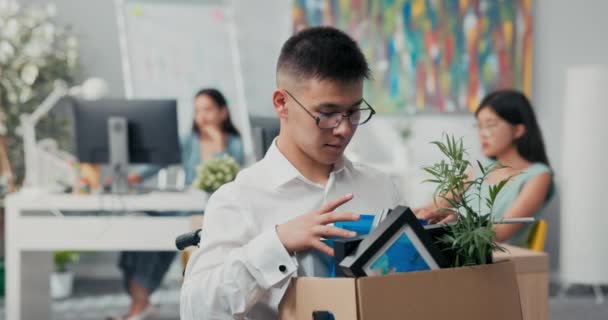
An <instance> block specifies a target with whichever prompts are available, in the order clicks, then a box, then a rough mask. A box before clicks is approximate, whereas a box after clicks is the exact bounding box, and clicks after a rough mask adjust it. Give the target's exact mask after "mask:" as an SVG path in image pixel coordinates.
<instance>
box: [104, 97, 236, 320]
mask: <svg viewBox="0 0 608 320" xmlns="http://www.w3.org/2000/svg"><path fill="white" fill-rule="evenodd" d="M181 146H182V165H183V169H184V171H185V176H186V179H185V180H186V181H185V182H186V186H190V185H191V184H192V182H193V181H194V179H195V178H196V168H197V167H198V166H199V165H200V164H201V163H203V162H204V161H206V160H208V159H211V158H214V157H218V156H222V155H229V156H231V157H232V158H234V160H235V161H236V162H237V163H238V164H239V165H241V166H242V165H243V164H244V152H243V144H242V141H241V137H240V134H239V132H238V130H237V129H236V127H235V126H234V124H233V123H232V121H231V120H230V114H229V111H228V106H227V102H226V99H225V98H224V96H223V95H222V93H221V92H219V91H218V90H216V89H202V90H200V91H199V92H198V93H197V94H196V95H195V97H194V123H193V125H192V132H191V133H190V134H189V135H188V136H187V137H186V138H185V139H184V140H182V143H181ZM159 170H160V167H147V168H146V169H144V170H143V171H141V172H140V173H139V174H137V175H132V176H130V177H129V182H130V183H131V184H135V183H139V182H141V181H143V180H145V179H147V178H150V177H152V176H154V175H156V174H157V173H158V171H159ZM149 214H154V215H163V214H162V213H156V212H155V213H152V212H150V213H149ZM167 214H173V215H175V214H178V213H175V212H174V213H164V215H167ZM175 254H176V253H175V251H161V252H131V251H129V252H122V253H121V256H120V262H119V267H120V269H121V271H122V272H123V275H124V280H125V287H126V289H127V291H128V292H129V295H130V296H131V307H130V310H129V313H128V314H127V315H126V316H124V317H118V318H114V319H126V320H134V319H146V318H148V317H150V316H152V315H153V314H154V313H157V310H155V309H154V308H153V306H152V305H151V304H150V299H149V298H150V295H151V294H152V292H154V290H156V288H158V286H159V285H160V283H161V282H162V279H163V277H164V275H165V273H166V272H167V270H168V269H169V266H170V265H171V262H172V261H173V259H174V257H175Z"/></svg>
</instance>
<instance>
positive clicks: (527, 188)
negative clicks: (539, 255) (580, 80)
mask: <svg viewBox="0 0 608 320" xmlns="http://www.w3.org/2000/svg"><path fill="white" fill-rule="evenodd" d="M475 117H476V118H477V129H478V134H479V139H480V143H481V149H482V151H483V153H484V155H485V156H486V157H488V158H490V161H491V162H498V163H499V164H500V165H501V167H498V168H497V169H496V170H494V171H492V172H491V173H490V174H489V175H488V176H487V177H486V179H485V184H486V185H484V187H483V188H482V193H481V196H482V199H483V198H486V197H488V187H487V186H488V185H494V184H497V183H499V182H500V181H502V180H504V179H507V178H509V177H512V178H511V179H510V180H509V182H508V183H507V184H506V185H505V186H504V187H503V189H502V190H501V191H500V193H499V195H498V198H497V199H496V201H495V203H494V208H493V211H492V213H493V215H494V219H495V220H500V219H501V218H520V217H536V218H538V217H539V215H540V213H541V211H542V210H541V209H542V208H543V207H544V206H545V204H547V202H548V201H549V200H550V198H551V196H552V194H553V173H552V171H551V168H550V166H549V160H548V159H547V155H546V153H545V145H544V143H543V138H542V134H541V131H540V127H539V125H538V123H537V121H536V116H535V115H534V111H533V110H532V106H531V105H530V102H529V100H528V99H527V98H526V97H525V96H524V95H523V94H522V93H520V92H517V91H514V90H500V91H496V92H493V93H491V94H489V95H488V96H486V97H485V98H484V99H483V100H482V101H481V103H480V105H479V108H478V109H477V111H476V112H475ZM467 174H468V176H469V177H474V178H479V177H481V176H482V174H481V172H480V170H479V169H477V170H476V171H475V170H474V169H473V168H469V170H468V172H467ZM446 204H447V201H437V204H431V205H428V206H426V207H423V208H420V209H416V210H414V212H415V213H416V215H417V216H418V217H419V218H421V219H427V220H429V221H431V222H448V221H451V220H453V219H455V216H453V215H447V216H446V213H445V212H446V211H444V210H437V209H439V207H447V205H446ZM482 209H483V208H482ZM486 212H487V211H486ZM532 227H533V224H497V225H495V227H494V231H495V232H496V240H497V241H499V242H506V243H509V244H512V245H517V246H523V247H526V246H527V243H528V239H529V237H530V232H531V230H532Z"/></svg>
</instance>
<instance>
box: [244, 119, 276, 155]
mask: <svg viewBox="0 0 608 320" xmlns="http://www.w3.org/2000/svg"><path fill="white" fill-rule="evenodd" d="M249 121H250V126H251V137H252V139H253V147H254V153H255V158H256V160H260V159H262V158H263V157H264V155H265V154H266V151H268V148H270V146H271V145H272V141H274V138H276V136H278V135H279V129H280V127H281V126H280V122H279V119H278V118H274V117H259V116H254V117H250V118H249Z"/></svg>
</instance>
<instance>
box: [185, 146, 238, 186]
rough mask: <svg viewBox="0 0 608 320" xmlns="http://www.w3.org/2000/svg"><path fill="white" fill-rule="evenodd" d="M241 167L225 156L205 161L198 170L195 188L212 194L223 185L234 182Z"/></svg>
mask: <svg viewBox="0 0 608 320" xmlns="http://www.w3.org/2000/svg"><path fill="white" fill-rule="evenodd" d="M239 170H240V167H239V165H238V164H237V163H236V161H234V159H233V158H232V157H230V156H227V155H224V156H221V157H217V158H213V159H210V160H207V161H205V162H204V163H203V164H202V165H200V166H199V167H198V168H197V173H198V174H197V176H196V180H195V181H194V184H193V185H194V186H195V187H196V188H199V189H201V190H203V191H206V192H209V193H212V192H215V190H217V189H219V188H220V187H221V186H222V185H224V184H226V183H228V182H230V181H232V180H234V178H236V174H237V173H238V172H239Z"/></svg>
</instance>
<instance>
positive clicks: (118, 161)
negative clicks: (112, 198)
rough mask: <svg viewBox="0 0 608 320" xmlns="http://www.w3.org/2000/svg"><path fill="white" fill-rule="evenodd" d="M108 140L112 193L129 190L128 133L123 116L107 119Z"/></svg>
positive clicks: (122, 192) (121, 192) (124, 192)
mask: <svg viewBox="0 0 608 320" xmlns="http://www.w3.org/2000/svg"><path fill="white" fill-rule="evenodd" d="M108 142H109V149H110V172H111V174H112V189H111V192H112V193H114V194H126V193H128V192H129V182H128V176H129V134H128V122H127V119H126V118H124V117H110V118H109V119H108Z"/></svg>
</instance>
